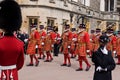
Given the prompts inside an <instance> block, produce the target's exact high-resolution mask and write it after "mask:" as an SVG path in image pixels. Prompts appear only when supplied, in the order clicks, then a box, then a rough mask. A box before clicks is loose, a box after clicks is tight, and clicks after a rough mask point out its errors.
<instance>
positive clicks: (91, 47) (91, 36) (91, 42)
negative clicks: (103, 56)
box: [89, 30, 95, 57]
mask: <svg viewBox="0 0 120 80" xmlns="http://www.w3.org/2000/svg"><path fill="white" fill-rule="evenodd" d="M90 33H91V34H90V53H89V56H90V57H91V56H92V53H93V46H94V43H93V39H94V38H95V30H91V32H90Z"/></svg>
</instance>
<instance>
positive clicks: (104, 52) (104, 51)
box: [101, 47, 108, 55]
mask: <svg viewBox="0 0 120 80" xmlns="http://www.w3.org/2000/svg"><path fill="white" fill-rule="evenodd" d="M101 51H102V52H103V54H106V55H107V54H108V50H107V49H106V47H104V49H101Z"/></svg>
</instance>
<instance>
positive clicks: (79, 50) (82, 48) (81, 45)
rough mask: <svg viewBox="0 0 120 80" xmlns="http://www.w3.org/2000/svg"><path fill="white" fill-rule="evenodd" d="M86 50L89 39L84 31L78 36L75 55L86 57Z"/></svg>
mask: <svg viewBox="0 0 120 80" xmlns="http://www.w3.org/2000/svg"><path fill="white" fill-rule="evenodd" d="M86 50H90V38H89V34H88V33H87V32H86V31H83V32H81V33H79V34H78V37H77V44H76V50H75V53H76V54H78V55H79V56H86Z"/></svg>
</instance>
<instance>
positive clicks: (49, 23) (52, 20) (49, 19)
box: [47, 18, 55, 27]
mask: <svg viewBox="0 0 120 80" xmlns="http://www.w3.org/2000/svg"><path fill="white" fill-rule="evenodd" d="M54 24H55V18H48V19H47V26H52V27H53V26H54Z"/></svg>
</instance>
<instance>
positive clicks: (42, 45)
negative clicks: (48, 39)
mask: <svg viewBox="0 0 120 80" xmlns="http://www.w3.org/2000/svg"><path fill="white" fill-rule="evenodd" d="M39 34H40V38H39V39H40V40H39V42H38V48H40V49H43V47H44V43H45V42H44V41H45V36H46V32H45V31H44V30H43V31H41V32H40V33H39Z"/></svg>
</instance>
